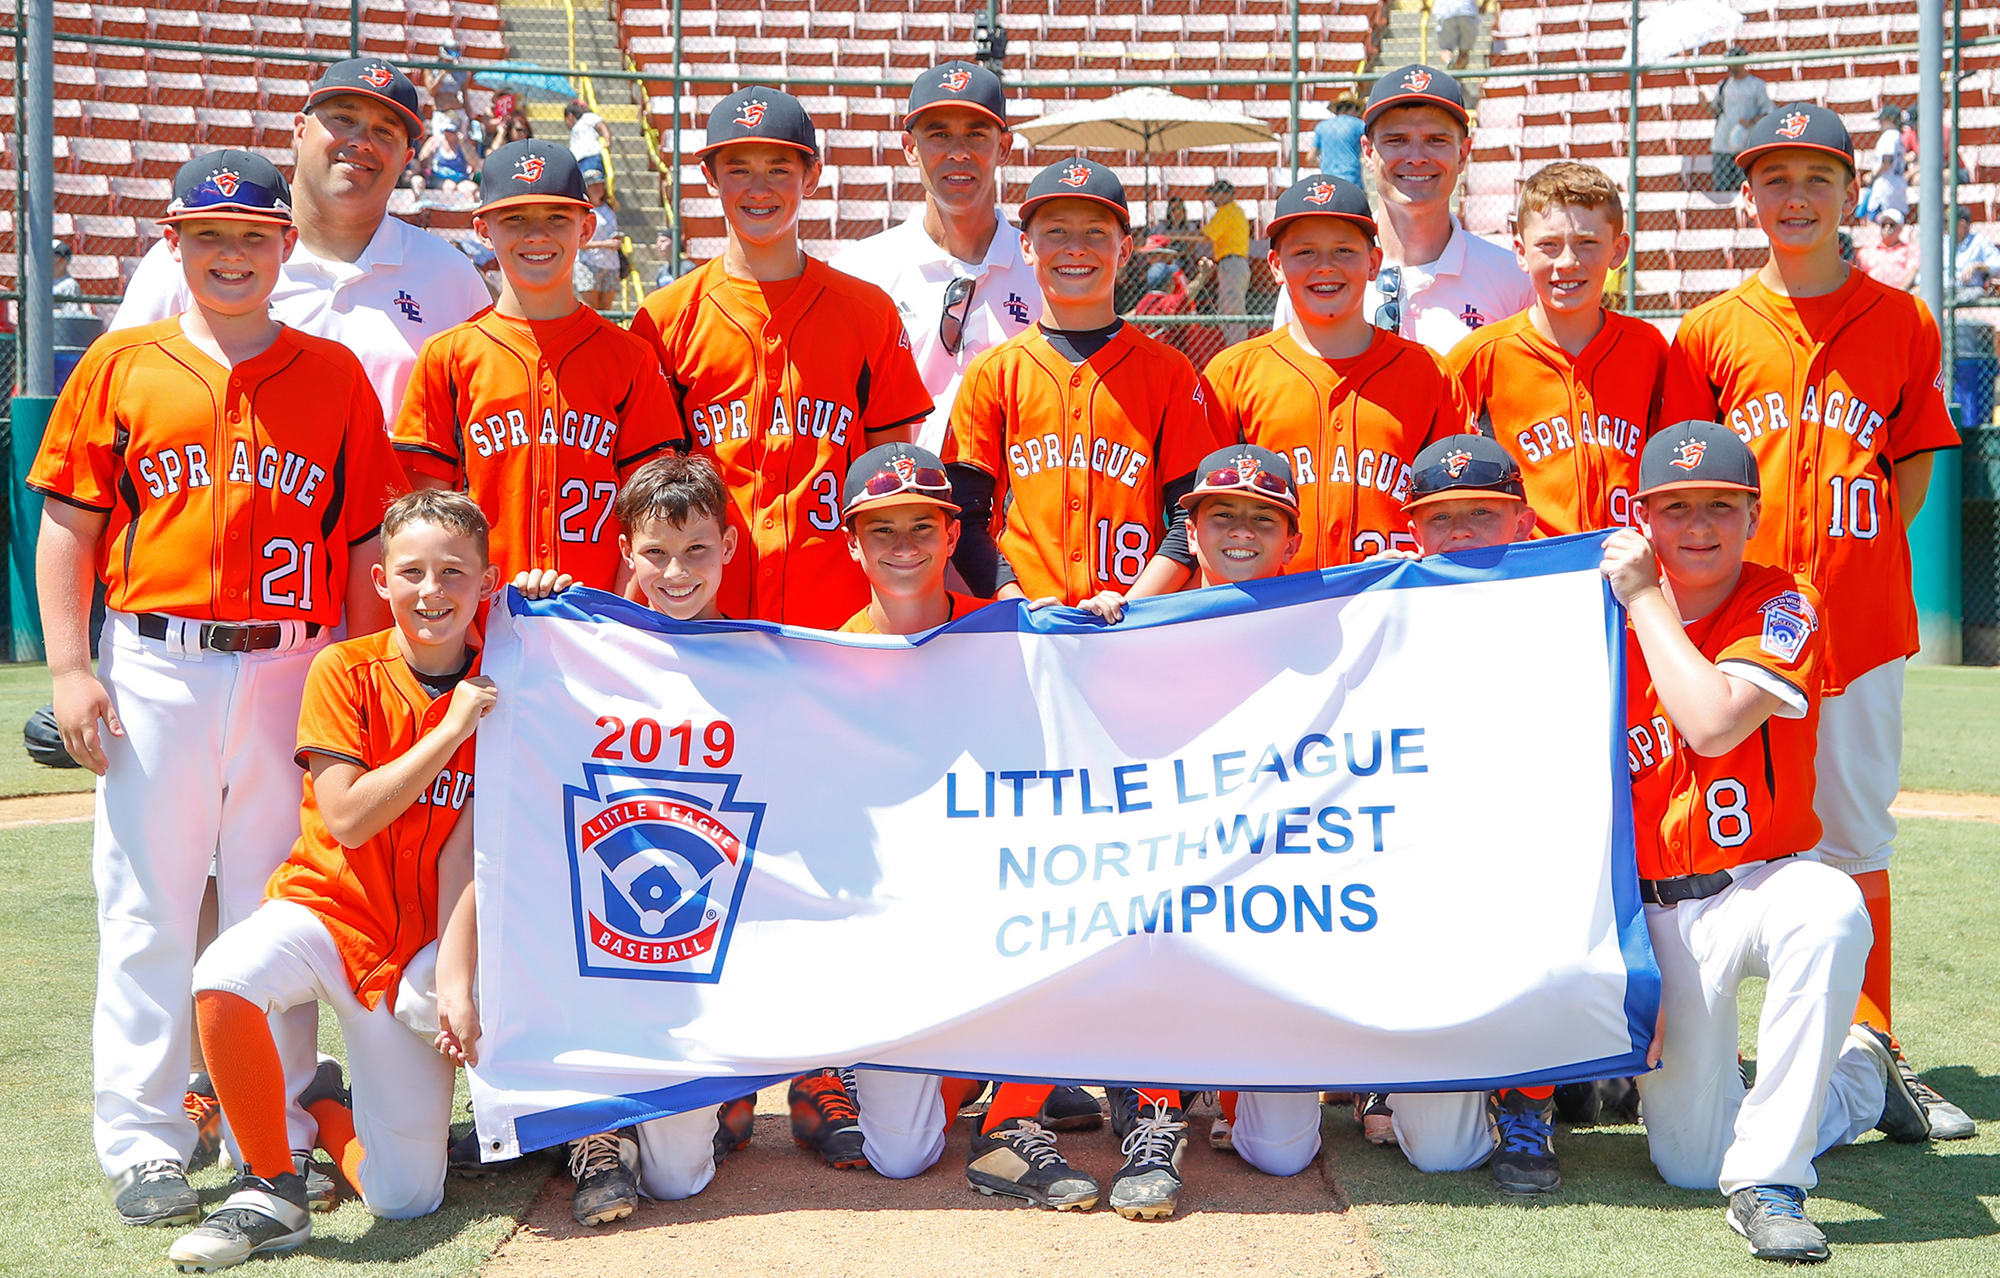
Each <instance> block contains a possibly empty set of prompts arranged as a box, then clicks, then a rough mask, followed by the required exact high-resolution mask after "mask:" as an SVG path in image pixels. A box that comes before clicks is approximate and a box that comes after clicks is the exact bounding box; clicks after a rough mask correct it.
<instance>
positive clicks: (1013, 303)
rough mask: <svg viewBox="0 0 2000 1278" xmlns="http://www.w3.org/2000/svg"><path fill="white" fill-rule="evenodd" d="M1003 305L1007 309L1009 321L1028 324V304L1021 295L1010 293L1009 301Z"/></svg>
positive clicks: (1008, 295)
mask: <svg viewBox="0 0 2000 1278" xmlns="http://www.w3.org/2000/svg"><path fill="white" fill-rule="evenodd" d="M1001 305H1003V306H1005V307H1006V308H1007V318H1008V319H1011V320H1013V321H1014V322H1015V323H1016V324H1025V323H1027V322H1028V304H1027V303H1026V302H1024V301H1022V300H1021V295H1020V294H1019V293H1014V292H1009V293H1008V294H1007V300H1006V301H1005V302H1003V303H1001Z"/></svg>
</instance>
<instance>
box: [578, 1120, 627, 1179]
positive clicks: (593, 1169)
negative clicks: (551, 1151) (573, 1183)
mask: <svg viewBox="0 0 2000 1278" xmlns="http://www.w3.org/2000/svg"><path fill="white" fill-rule="evenodd" d="M623 1165H624V1159H623V1158H621V1157H620V1156H619V1140H618V1133H616V1132H598V1133H597V1134H596V1135H594V1136H586V1137H584V1138H583V1139H582V1140H580V1141H578V1142H577V1143H576V1144H574V1145H572V1146H570V1151H569V1174H570V1175H571V1176H573V1177H575V1178H576V1179H577V1180H582V1179H583V1178H584V1177H586V1176H594V1175H596V1174H597V1173H599V1172H608V1171H612V1170H615V1169H616V1168H618V1167H621V1166H623Z"/></svg>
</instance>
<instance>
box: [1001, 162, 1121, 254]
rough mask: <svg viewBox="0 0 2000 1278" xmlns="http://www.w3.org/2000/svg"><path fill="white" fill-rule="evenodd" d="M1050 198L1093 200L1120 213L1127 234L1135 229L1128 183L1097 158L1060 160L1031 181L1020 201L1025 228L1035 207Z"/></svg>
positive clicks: (1033, 213) (1022, 224) (1022, 223)
mask: <svg viewBox="0 0 2000 1278" xmlns="http://www.w3.org/2000/svg"><path fill="white" fill-rule="evenodd" d="M1050 200H1092V201H1095V202H1096V203H1098V204H1102V205H1104V206H1105V207H1106V208H1108V209H1110V210H1111V211H1112V212H1114V213H1116V214H1117V215H1118V222H1119V224H1120V225H1121V226H1123V227H1124V228H1125V232H1126V234H1128V235H1129V234H1131V231H1132V209H1131V206H1130V205H1128V204H1126V203H1125V184H1124V183H1123V182H1120V181H1119V180H1118V175H1117V174H1116V173H1113V172H1112V171H1111V170H1110V169H1107V168H1105V167H1104V166H1103V165H1102V164H1099V163H1098V162H1097V161H1095V160H1086V159H1084V158H1083V157H1082V156H1080V155H1079V156H1077V157H1076V158H1075V159H1074V160H1058V161H1057V162H1056V163H1054V164H1051V165H1049V167H1047V168H1046V169H1043V170H1042V171H1041V172H1040V173H1037V174H1035V177H1034V180H1033V181H1032V182H1029V183H1028V198H1027V199H1025V200H1022V201H1021V226H1022V228H1023V229H1025V228H1026V227H1027V225H1028V219H1029V218H1031V217H1033V216H1034V215H1035V210H1036V209H1038V208H1040V207H1041V206H1042V205H1044V204H1047V203H1048V202H1049V201H1050Z"/></svg>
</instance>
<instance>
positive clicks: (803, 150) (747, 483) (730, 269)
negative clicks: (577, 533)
mask: <svg viewBox="0 0 2000 1278" xmlns="http://www.w3.org/2000/svg"><path fill="white" fill-rule="evenodd" d="M699 155H700V158H701V166H702V173H703V175H704V176H705V177H706V179H707V181H708V185H709V191H710V193H711V194H712V195H714V196H715V198H716V199H718V200H720V201H721V202H722V215H723V219H724V221H725V222H727V224H728V229H729V241H728V246H727V247H726V248H725V249H724V251H723V253H722V256H720V257H718V258H716V259H715V260H714V261H712V262H710V263H709V264H708V265H707V266H704V267H702V268H701V269H699V270H696V271H693V272H690V273H689V274H687V275H683V276H682V277H681V278H680V279H678V280H675V281H674V282H673V283H671V284H669V285H668V286H667V287H665V288H663V289H660V290H659V291H657V292H655V293H653V294H652V295H650V296H649V297H647V298H646V300H645V302H644V303H643V304H642V305H641V306H640V310H639V314H637V315H635V316H633V317H632V331H633V332H634V333H635V334H637V335H638V336H640V337H641V338H643V339H645V341H646V342H647V343H649V344H650V345H651V346H652V347H653V348H654V350H655V351H656V352H657V353H658V355H659V360H660V365H661V367H662V368H663V369H665V371H666V374H667V378H668V380H670V381H671V382H672V383H673V385H674V388H675V390H676V391H677V392H678V394H679V397H680V401H681V404H682V406H683V409H684V411H685V412H686V414H687V426H688V428H689V429H690V430H691V431H692V433H693V436H694V445H695V447H696V448H697V449H699V450H700V451H701V452H704V453H707V454H708V455H709V456H710V457H712V458H714V460H715V464H716V468H717V469H718V470H719V471H720V472H721V474H722V478H723V483H724V484H725V485H726V486H727V487H728V489H729V502H730V516H729V525H730V527H732V528H734V529H736V530H737V536H738V539H739V542H740V547H741V551H742V554H743V559H744V562H743V564H742V565H741V567H740V570H739V571H737V572H733V573H731V574H729V577H728V579H727V580H726V581H725V582H724V583H723V592H722V601H721V606H722V609H723V611H724V612H726V613H728V614H729V615H730V616H732V617H747V618H761V619H763V620H767V621H783V622H788V623H790V624H793V625H802V626H817V627H820V628H822V629H831V628H833V627H835V626H838V625H840V624H841V623H842V622H843V621H845V620H847V618H849V617H851V616H853V615H854V610H855V609H857V608H859V607H861V606H862V605H863V604H865V603H866V602H867V601H868V591H867V583H866V582H865V581H864V580H863V579H862V576H861V574H860V572H859V571H858V570H857V569H856V568H855V566H854V561H853V560H852V559H850V558H849V557H848V554H847V547H846V544H845V542H844V540H843V538H842V534H841V522H840V480H841V477H842V476H843V475H845V474H846V472H847V468H848V467H849V465H851V464H852V463H853V461H854V459H855V458H856V457H859V456H860V455H861V454H862V453H864V452H867V451H868V449H870V448H871V447H873V446H875V445H877V444H884V443H891V442H894V441H896V440H901V439H908V438H909V432H910V428H911V426H912V425H913V424H914V423H916V422H919V421H922V420H923V419H924V418H925V417H926V416H928V415H929V414H930V411H931V397H930V395H929V394H928V393H927V392H926V391H925V390H924V383H923V379H922V378H921V377H920V376H919V375H918V373H917V366H916V363H915V362H914V361H913V360H912V358H911V356H910V342H909V338H908V337H907V336H906V335H905V334H904V332H903V323H902V320H901V319H900V318H899V317H898V316H897V314H896V307H895V303H893V302H891V301H890V300H889V297H888V295H887V294H885V293H884V292H882V290H881V289H879V288H877V287H875V286H874V285H872V284H867V283H864V282H862V281H861V280H858V279H855V278H854V277H853V276H851V275H843V274H841V273H840V272H838V271H835V270H833V269H831V268H830V267H828V266H827V265H826V264H825V263H823V262H820V261H818V260H817V259H814V258H811V257H808V256H806V254H805V252H804V251H803V250H802V249H800V247H799V238H798V218H799V205H800V202H801V201H802V200H804V199H805V198H807V197H808V196H810V195H811V194H812V193H813V191H815V190H816V189H818V184H819V173H820V163H819V141H818V136H817V134H816V133H815V131H814V129H813V123H812V120H811V119H810V118H809V117H808V116H807V115H806V112H805V108H804V107H802V106H800V105H799V103H798V100H797V99H796V98H793V97H791V96H790V95H789V94H784V93H780V92H779V91H778V90H776V89H770V88H765V87H762V86H752V87H750V88H747V89H743V90H740V91H738V92H736V93H733V94H731V95H730V96H728V97H726V98H724V99H723V100H722V101H721V102H720V103H718V104H717V105H716V107H715V110H714V111H712V112H711V113H710V114H709V117H708V136H707V142H706V144H705V145H704V146H703V147H702V149H701V151H700V152H699Z"/></svg>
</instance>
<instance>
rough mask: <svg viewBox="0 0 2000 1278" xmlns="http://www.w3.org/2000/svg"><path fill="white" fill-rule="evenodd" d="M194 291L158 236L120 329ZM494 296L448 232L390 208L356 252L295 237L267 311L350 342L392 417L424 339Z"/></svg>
mask: <svg viewBox="0 0 2000 1278" xmlns="http://www.w3.org/2000/svg"><path fill="white" fill-rule="evenodd" d="M192 301H193V298H192V296H191V295H190V294H189V292H188V287H187V279H186V277H185V276H183V275H182V273H181V266H180V263H178V262H176V261H174V259H173V257H172V255H171V254H169V253H168V252H167V245H166V241H164V240H162V241H161V242H159V243H158V244H155V245H153V247H152V248H150V249H148V250H146V256H145V257H143V258H141V259H140V261H139V267H138V269H137V270H135V271H133V272H132V282H131V284H130V285H129V286H127V288H126V290H125V300H124V301H123V302H121V303H120V304H119V306H118V313H117V314H116V315H114V316H113V317H112V319H111V327H112V328H114V329H119V328H131V327H133V326H135V325H139V324H150V323H152V322H153V321H155V320H163V319H166V318H168V317H169V316H173V315H178V314H180V313H181V312H182V311H185V310H186V309H187V308H188V306H189V305H190V304H191V302H192ZM492 304H493V295H492V294H491V293H489V292H487V291H486V285H485V284H484V283H482V282H481V281H480V278H479V272H478V270H477V269H475V268H474V267H473V265H472V263H471V261H469V260H468V259H467V258H466V256H465V254H463V253H461V252H459V251H458V249H456V248H455V247H453V246H452V244H451V242H450V241H449V240H446V239H443V238H442V237H440V236H436V235H432V234H431V233H430V232H429V231H424V230H419V229H418V228H416V227H414V226H411V225H410V224H409V223H408V222H405V221H403V220H402V219H401V218H397V217H384V218H383V219H382V225H381V226H380V227H378V228H376V231H375V238H373V239H371V240H369V241H368V247H367V248H366V249H365V250H363V251H362V254H361V257H360V259H359V260H358V261H354V262H342V261H337V260H334V259H329V258H322V257H316V256H314V255H313V254H312V253H310V252H308V251H307V250H306V247H305V245H303V244H301V245H299V247H298V249H297V250H296V251H295V252H294V253H293V254H292V256H291V260H289V261H287V262H286V263H285V265H284V267H283V269H281V270H280V271H279V273H278V286H277V288H275V289H274V290H272V292H271V314H272V315H273V316H275V317H276V318H277V319H278V321H279V322H280V323H283V324H289V325H290V326H291V327H293V328H296V329H298V330H300V331H301V332H305V333H311V334H313V335H315V336H317V337H324V338H328V339H330V340H332V341H336V342H339V343H340V344H341V345H342V346H345V347H346V348H347V349H348V350H350V351H353V352H354V356H355V358H356V359H358V360H360V361H361V367H362V369H363V370H364V371H365V372H366V373H367V374H368V382H369V384H370V385H371V386H373V387H374V388H375V396H376V398H377V399H379V400H381V401H382V420H383V421H384V422H385V423H394V422H395V420H396V414H397V413H398V412H399V411H401V409H402V407H403V387H404V385H405V384H406V383H407V382H408V381H409V380H410V370H411V369H413V368H415V367H416V363H417V351H418V349H419V348H421V347H422V346H423V344H424V342H425V341H427V340H428V339H430V338H431V337H433V336H435V335H436V334H439V333H442V332H444V331H445V330H446V329H448V328H450V327H451V326H452V325H454V324H458V323H462V322H463V321H465V320H468V319H471V318H472V317H473V316H474V315H477V314H478V313H479V312H480V311H483V310H485V309H486V308H487V307H489V306H491V305H492Z"/></svg>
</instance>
